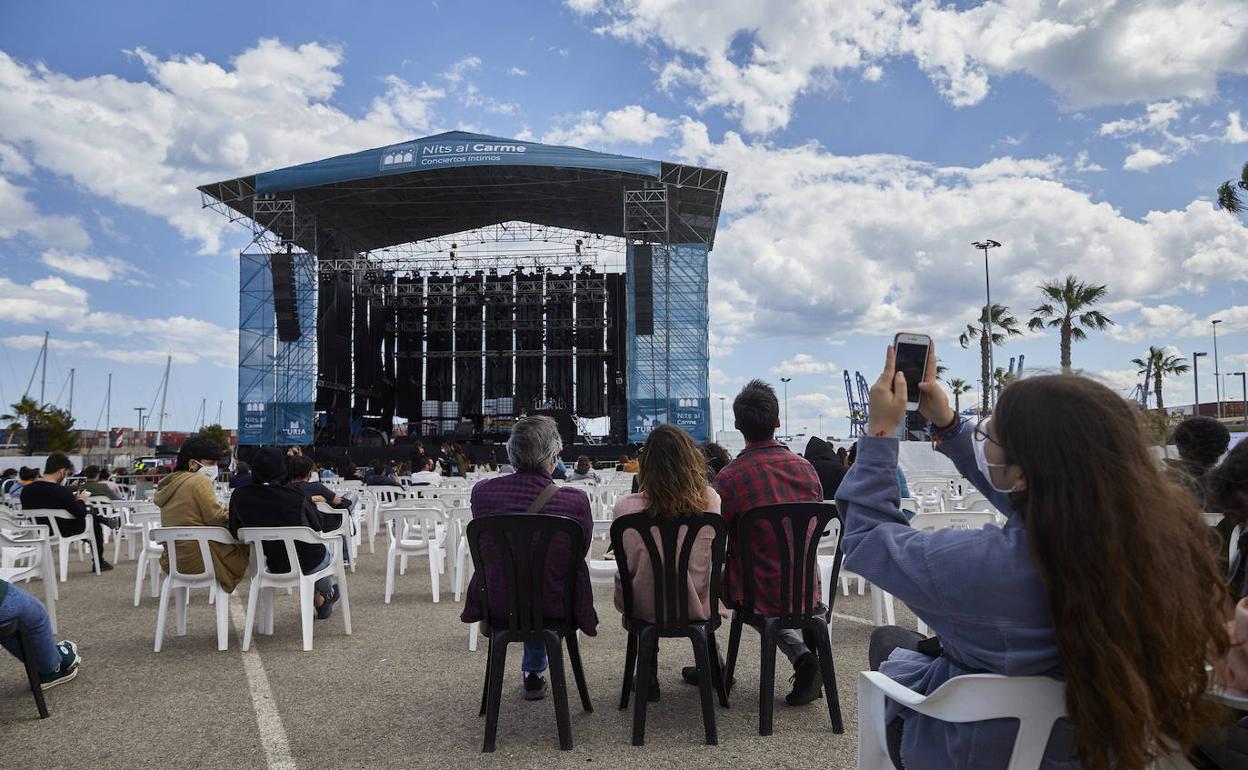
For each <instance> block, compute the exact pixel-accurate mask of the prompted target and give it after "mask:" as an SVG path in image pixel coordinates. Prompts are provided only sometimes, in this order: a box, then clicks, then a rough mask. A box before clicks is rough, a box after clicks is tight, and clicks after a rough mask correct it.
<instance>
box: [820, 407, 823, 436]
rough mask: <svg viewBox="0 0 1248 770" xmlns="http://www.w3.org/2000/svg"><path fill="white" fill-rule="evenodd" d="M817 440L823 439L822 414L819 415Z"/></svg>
mask: <svg viewBox="0 0 1248 770" xmlns="http://www.w3.org/2000/svg"><path fill="white" fill-rule="evenodd" d="M819 438H820V439H821V440H822V439H823V412H820V413H819Z"/></svg>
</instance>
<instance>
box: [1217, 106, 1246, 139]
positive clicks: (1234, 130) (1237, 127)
mask: <svg viewBox="0 0 1248 770" xmlns="http://www.w3.org/2000/svg"><path fill="white" fill-rule="evenodd" d="M1240 121H1241V118H1240V117H1239V112H1238V111H1235V112H1232V113H1230V114H1229V115H1227V116H1226V133H1225V134H1223V135H1222V141H1224V142H1230V143H1231V144H1242V143H1244V142H1248V129H1245V128H1244V125H1243V123H1242V122H1240Z"/></svg>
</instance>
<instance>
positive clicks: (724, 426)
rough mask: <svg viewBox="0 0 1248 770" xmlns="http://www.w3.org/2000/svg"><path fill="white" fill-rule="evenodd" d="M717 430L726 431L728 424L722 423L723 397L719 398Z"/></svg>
mask: <svg viewBox="0 0 1248 770" xmlns="http://www.w3.org/2000/svg"><path fill="white" fill-rule="evenodd" d="M719 429H720V430H728V424H727V423H726V422H724V397H723V396H720V397H719Z"/></svg>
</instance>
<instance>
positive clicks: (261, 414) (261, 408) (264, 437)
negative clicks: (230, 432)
mask: <svg viewBox="0 0 1248 770" xmlns="http://www.w3.org/2000/svg"><path fill="white" fill-rule="evenodd" d="M272 438H273V404H266V403H264V402H262V401H256V402H250V403H248V402H240V403H239V405H238V445H239V446H259V445H264V444H271V443H273V441H272Z"/></svg>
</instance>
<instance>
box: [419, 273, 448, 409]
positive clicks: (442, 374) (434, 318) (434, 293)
mask: <svg viewBox="0 0 1248 770" xmlns="http://www.w3.org/2000/svg"><path fill="white" fill-rule="evenodd" d="M453 280H454V279H453V278H451V277H450V276H447V277H444V278H443V277H437V278H430V279H429V284H428V288H427V290H426V291H427V297H428V299H429V311H428V316H427V322H428V329H427V330H426V335H425V340H426V349H427V350H428V351H429V352H430V353H439V352H445V353H448V354H449V353H450V351H451V343H452V339H451V337H452V335H451V316H452V313H453V312H454V306H453V305H451V304H450V301H449V300H450V297H451V294H450V290H449V289H450V284H451V282H452V281H453ZM452 395H453V394H452V393H451V359H450V358H447V357H436V358H427V359H426V360H425V398H427V399H429V400H431V401H450V400H451V398H452Z"/></svg>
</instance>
